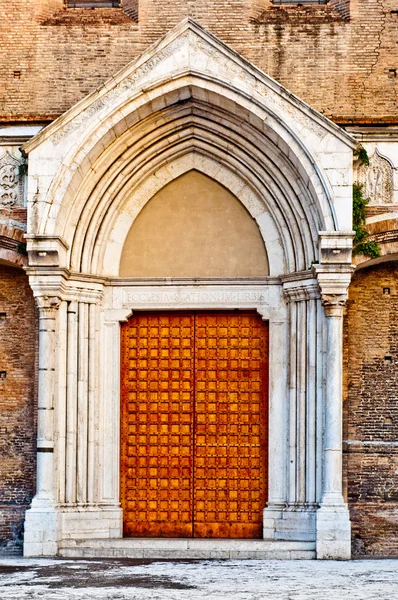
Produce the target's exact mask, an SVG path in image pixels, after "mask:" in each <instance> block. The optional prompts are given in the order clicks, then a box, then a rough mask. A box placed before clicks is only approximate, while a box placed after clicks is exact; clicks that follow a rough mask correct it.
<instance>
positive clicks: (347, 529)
mask: <svg viewBox="0 0 398 600" xmlns="http://www.w3.org/2000/svg"><path fill="white" fill-rule="evenodd" d="M316 557H317V559H321V560H349V559H350V558H351V523H350V514H349V512H348V509H347V508H346V507H345V506H342V507H333V506H330V507H329V506H321V508H320V509H319V510H318V512H317V519H316Z"/></svg>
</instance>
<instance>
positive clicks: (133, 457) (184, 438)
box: [121, 313, 194, 537]
mask: <svg viewBox="0 0 398 600" xmlns="http://www.w3.org/2000/svg"><path fill="white" fill-rule="evenodd" d="M193 373H194V315H193V314H187V313H137V314H136V315H134V316H133V317H132V318H131V319H130V320H129V321H128V323H126V324H124V325H123V326H122V419H121V423H122V435H121V441H122V444H121V501H122V507H123V511H124V535H125V536H136V537H137V536H138V537H144V536H155V537H190V536H191V535H192V444H193V418H192V411H193V393H194V388H193V385H194V382H193Z"/></svg>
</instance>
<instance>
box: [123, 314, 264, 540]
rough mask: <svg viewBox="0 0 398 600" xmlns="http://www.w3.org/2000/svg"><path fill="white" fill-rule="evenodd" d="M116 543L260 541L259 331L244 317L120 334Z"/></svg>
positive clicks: (179, 319) (182, 318) (194, 319)
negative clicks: (139, 539) (147, 539)
mask: <svg viewBox="0 0 398 600" xmlns="http://www.w3.org/2000/svg"><path fill="white" fill-rule="evenodd" d="M121 381H122V436H121V437H122V444H121V501H122V507H123V511H124V535H126V536H158V537H191V536H195V537H212V538H213V537H214V538H216V537H219V538H228V537H240V538H259V537H261V536H262V509H263V508H264V506H265V503H266V493H267V473H266V467H267V464H268V460H267V414H268V410H267V398H268V327H267V324H265V323H264V322H263V321H262V320H261V318H260V317H259V315H257V314H256V313H254V312H247V313H246V312H245V313H244V312H230V313H226V312H219V313H215V312H206V313H205V312H203V313H196V314H194V313H177V312H176V313H172V312H168V313H137V314H136V315H134V316H133V317H132V318H131V319H130V320H129V322H128V323H126V324H124V325H123V326H122V379H121Z"/></svg>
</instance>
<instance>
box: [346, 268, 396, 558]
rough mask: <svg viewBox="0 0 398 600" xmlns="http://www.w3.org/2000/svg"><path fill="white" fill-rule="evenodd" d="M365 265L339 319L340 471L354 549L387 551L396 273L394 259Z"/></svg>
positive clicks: (392, 480) (392, 551)
mask: <svg viewBox="0 0 398 600" xmlns="http://www.w3.org/2000/svg"><path fill="white" fill-rule="evenodd" d="M385 258H386V259H387V257H385ZM367 265H368V266H363V267H362V268H359V269H358V270H357V271H356V272H355V274H354V276H353V278H352V282H351V285H350V288H349V300H348V305H347V313H346V317H345V324H344V355H345V361H344V381H345V386H344V396H345V399H344V440H345V441H344V473H345V481H346V490H347V492H346V493H347V499H348V503H349V506H350V515H351V522H352V547H353V553H354V554H358V555H362V554H364V555H365V554H367V555H369V554H373V555H376V556H387V555H396V553H397V551H398V535H397V524H396V514H397V511H398V481H397V475H396V473H397V469H398V448H397V445H396V440H397V434H398V426H397V423H398V408H397V407H398V343H397V340H398V335H397V334H398V270H397V261H396V260H391V257H390V260H385V261H384V262H379V263H378V264H370V263H369V262H368V263H367Z"/></svg>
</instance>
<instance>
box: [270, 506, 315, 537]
mask: <svg viewBox="0 0 398 600" xmlns="http://www.w3.org/2000/svg"><path fill="white" fill-rule="evenodd" d="M263 524H264V530H263V531H264V539H266V540H277V541H282V540H283V541H298V542H314V541H315V537H316V527H315V524H316V512H315V509H295V508H290V507H289V508H282V509H280V510H278V509H275V508H265V509H264V519H263Z"/></svg>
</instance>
